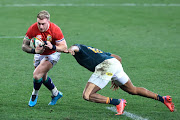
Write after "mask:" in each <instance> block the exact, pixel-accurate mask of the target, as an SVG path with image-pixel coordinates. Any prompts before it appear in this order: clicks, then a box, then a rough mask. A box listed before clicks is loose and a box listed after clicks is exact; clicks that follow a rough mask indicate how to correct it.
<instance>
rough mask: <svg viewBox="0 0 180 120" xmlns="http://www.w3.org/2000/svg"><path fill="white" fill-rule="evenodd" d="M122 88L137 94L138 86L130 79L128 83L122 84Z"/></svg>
mask: <svg viewBox="0 0 180 120" xmlns="http://www.w3.org/2000/svg"><path fill="white" fill-rule="evenodd" d="M120 88H121V89H122V90H124V91H126V92H128V93H130V94H136V86H134V85H133V83H132V82H131V80H130V79H129V80H128V82H127V83H126V84H124V85H121V86H120Z"/></svg>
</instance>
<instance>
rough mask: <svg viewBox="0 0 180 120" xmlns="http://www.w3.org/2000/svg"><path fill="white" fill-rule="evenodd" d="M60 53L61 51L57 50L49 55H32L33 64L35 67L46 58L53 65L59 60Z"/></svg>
mask: <svg viewBox="0 0 180 120" xmlns="http://www.w3.org/2000/svg"><path fill="white" fill-rule="evenodd" d="M60 55H61V53H59V52H55V53H53V54H51V55H40V54H35V55H34V66H35V67H37V66H38V65H39V64H40V62H41V61H43V60H48V61H49V62H51V63H52V65H53V66H54V65H55V64H56V63H57V62H58V61H59V59H60Z"/></svg>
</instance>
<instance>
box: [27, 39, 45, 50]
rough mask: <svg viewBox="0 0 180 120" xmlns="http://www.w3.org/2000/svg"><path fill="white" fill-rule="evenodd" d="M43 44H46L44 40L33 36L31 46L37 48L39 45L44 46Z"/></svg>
mask: <svg viewBox="0 0 180 120" xmlns="http://www.w3.org/2000/svg"><path fill="white" fill-rule="evenodd" d="M43 45H44V41H42V40H41V39H39V38H37V37H33V38H32V39H31V41H30V47H31V48H33V49H35V48H36V47H37V46H43Z"/></svg>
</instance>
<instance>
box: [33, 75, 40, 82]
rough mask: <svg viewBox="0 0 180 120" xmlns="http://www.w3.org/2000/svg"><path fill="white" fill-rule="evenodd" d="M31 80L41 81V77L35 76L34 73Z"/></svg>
mask: <svg viewBox="0 0 180 120" xmlns="http://www.w3.org/2000/svg"><path fill="white" fill-rule="evenodd" d="M33 78H34V79H35V80H39V79H41V77H40V76H39V75H37V74H35V73H33Z"/></svg>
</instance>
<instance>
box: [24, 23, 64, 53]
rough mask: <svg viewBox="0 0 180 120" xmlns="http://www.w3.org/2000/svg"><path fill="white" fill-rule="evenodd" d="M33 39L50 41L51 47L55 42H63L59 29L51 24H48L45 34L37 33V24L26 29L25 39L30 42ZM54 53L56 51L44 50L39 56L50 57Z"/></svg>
mask: <svg viewBox="0 0 180 120" xmlns="http://www.w3.org/2000/svg"><path fill="white" fill-rule="evenodd" d="M33 37H37V38H40V39H42V40H43V41H50V42H51V44H52V45H56V42H61V41H63V40H65V39H64V36H63V33H62V31H61V29H60V28H59V27H58V26H57V25H56V24H54V23H52V22H50V25H49V29H48V30H47V31H45V32H40V31H39V29H38V26H37V22H36V23H34V24H32V25H31V26H30V27H29V28H28V30H27V33H26V35H25V38H26V39H29V40H31V39H32V38H33ZM54 52H56V51H55V50H50V49H47V48H46V49H45V51H44V52H43V53H42V54H41V55H50V54H52V53H54Z"/></svg>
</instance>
